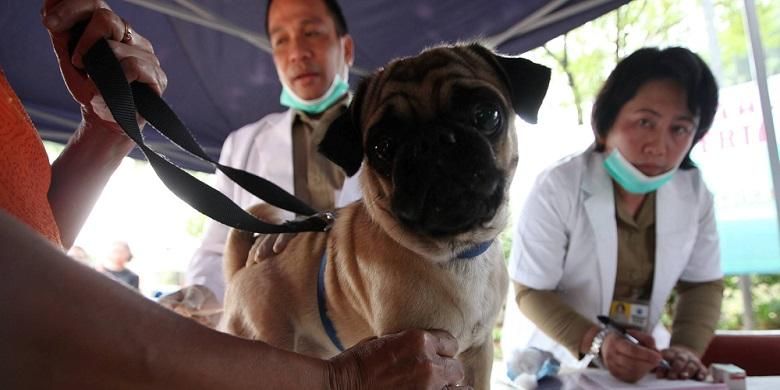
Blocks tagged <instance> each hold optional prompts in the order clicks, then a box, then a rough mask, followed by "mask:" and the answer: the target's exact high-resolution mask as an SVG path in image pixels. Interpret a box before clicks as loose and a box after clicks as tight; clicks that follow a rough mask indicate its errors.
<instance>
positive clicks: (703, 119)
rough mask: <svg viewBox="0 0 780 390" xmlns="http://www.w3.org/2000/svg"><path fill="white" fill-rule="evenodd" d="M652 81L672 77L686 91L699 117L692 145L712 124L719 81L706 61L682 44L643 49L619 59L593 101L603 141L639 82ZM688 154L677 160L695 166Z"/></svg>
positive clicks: (600, 146) (599, 147) (594, 119)
mask: <svg viewBox="0 0 780 390" xmlns="http://www.w3.org/2000/svg"><path fill="white" fill-rule="evenodd" d="M653 80H672V81H674V82H676V83H677V84H679V85H680V86H681V87H682V88H683V89H684V90H685V92H686V94H687V96H688V109H689V110H690V111H691V113H692V114H694V115H697V116H698V117H699V126H698V127H697V128H696V133H695V134H694V136H693V143H692V144H691V148H693V145H696V143H697V142H698V141H699V140H700V139H701V138H702V137H704V135H705V134H707V131H709V129H710V126H712V120H713V118H714V117H715V111H716V110H717V108H718V84H717V82H716V81H715V77H714V76H713V75H712V72H711V71H710V68H709V67H708V66H707V64H705V63H704V61H702V59H701V58H700V57H699V56H698V55H697V54H696V53H694V52H692V51H690V50H688V49H686V48H682V47H670V48H666V49H663V50H660V49H658V48H643V49H639V50H637V51H635V52H634V53H632V54H631V55H630V56H628V57H626V58H624V59H623V60H622V61H620V63H618V64H617V66H616V67H615V69H614V70H613V71H612V73H610V75H609V77H608V78H607V81H606V82H605V83H604V86H603V87H601V91H599V94H598V96H597V97H596V101H595V102H594V103H593V112H592V114H591V125H592V126H593V131H594V132H595V133H596V134H598V136H599V137H600V138H601V139H602V140H604V139H606V138H607V133H609V130H610V129H611V128H612V125H614V123H615V118H616V117H617V115H618V113H619V112H620V109H621V108H622V107H623V105H624V104H626V102H628V101H629V100H631V99H632V98H633V97H634V95H636V92H637V91H638V90H639V88H640V87H641V86H642V85H644V84H645V83H647V82H648V81H653ZM596 150H598V151H603V150H604V145H603V144H600V143H598V142H597V144H596ZM690 154H691V151H690V150H688V152H687V153H686V154H685V158H684V159H683V161H682V162H681V163H680V168H681V169H690V168H694V167H695V165H694V163H693V161H691V156H690Z"/></svg>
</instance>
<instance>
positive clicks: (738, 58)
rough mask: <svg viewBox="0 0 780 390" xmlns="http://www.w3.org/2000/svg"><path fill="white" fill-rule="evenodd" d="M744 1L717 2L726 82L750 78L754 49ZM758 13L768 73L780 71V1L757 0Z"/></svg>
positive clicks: (717, 16) (728, 83)
mask: <svg viewBox="0 0 780 390" xmlns="http://www.w3.org/2000/svg"><path fill="white" fill-rule="evenodd" d="M742 4H743V3H742V2H738V1H732V0H718V1H716V2H715V7H716V15H715V18H716V21H715V23H716V25H717V26H720V28H719V31H718V43H719V45H720V48H721V62H722V67H723V75H722V80H721V83H722V84H723V85H724V86H727V85H733V84H737V83H742V82H746V81H749V80H750V63H749V59H748V58H749V56H750V50H749V47H748V37H747V30H746V28H745V23H744V19H745V17H744V12H743V5H742ZM756 13H757V15H758V22H759V30H760V31H761V40H762V43H763V46H764V52H765V53H764V54H765V56H766V69H767V74H770V75H771V74H775V73H780V4H778V2H777V1H774V0H756Z"/></svg>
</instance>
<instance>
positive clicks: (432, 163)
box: [320, 45, 549, 238]
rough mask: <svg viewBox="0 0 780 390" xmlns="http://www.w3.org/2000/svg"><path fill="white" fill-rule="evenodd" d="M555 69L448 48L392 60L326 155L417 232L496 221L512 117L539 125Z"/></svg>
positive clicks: (331, 138) (508, 170)
mask: <svg viewBox="0 0 780 390" xmlns="http://www.w3.org/2000/svg"><path fill="white" fill-rule="evenodd" d="M548 82H549V69H547V68H545V67H543V66H540V65H537V64H534V63H532V62H530V61H528V60H525V59H521V58H509V57H500V56H497V55H495V54H493V53H492V52H490V51H488V50H487V49H484V48H482V47H480V46H476V45H470V46H448V47H439V48H434V49H430V50H427V51H424V52H423V53H421V54H420V55H418V56H415V57H411V58H406V59H401V60H397V61H394V62H392V63H390V64H389V65H388V66H387V67H385V68H384V69H383V70H380V71H378V72H377V73H375V74H374V75H372V76H371V77H369V78H367V79H366V80H364V81H363V83H362V84H361V86H360V87H359V89H358V91H357V93H356V94H355V97H354V99H353V102H352V105H351V106H350V109H349V110H348V111H347V112H346V113H345V114H344V115H342V117H340V118H339V119H338V120H337V121H336V122H334V124H332V125H331V128H330V129H329V130H328V133H327V134H326V136H325V139H324V140H323V142H322V143H321V144H320V150H321V152H323V153H324V154H325V155H326V156H328V157H329V158H330V159H331V160H333V161H335V162H336V163H338V164H339V165H340V166H342V167H343V168H344V169H345V171H347V173H348V174H350V175H351V174H354V173H355V171H357V169H358V168H359V167H360V164H361V162H363V161H365V163H366V164H365V166H366V168H364V170H365V171H366V172H365V173H364V177H363V192H364V193H363V196H364V199H365V201H366V204H367V205H368V207H369V208H371V207H376V208H378V209H379V210H380V211H385V212H388V213H389V214H392V215H393V216H395V218H396V219H397V220H398V221H399V222H400V223H401V225H403V226H404V227H405V228H407V229H409V230H411V231H413V232H414V233H415V234H421V235H425V236H429V237H433V238H440V237H454V236H457V235H458V234H461V233H465V232H468V231H471V230H473V229H475V228H478V227H483V226H486V225H489V224H490V222H491V221H492V220H493V219H494V217H495V216H496V213H497V211H498V210H499V209H500V208H501V207H503V206H504V205H505V203H506V194H507V191H508V188H509V180H511V178H512V176H513V174H514V169H515V166H516V165H517V146H516V136H515V130H514V116H515V115H514V114H515V113H517V114H519V115H520V116H521V117H523V118H524V119H526V120H528V121H531V122H535V119H536V113H537V111H538V108H539V105H540V104H541V101H542V98H543V97H544V94H545V92H546V90H547V84H548Z"/></svg>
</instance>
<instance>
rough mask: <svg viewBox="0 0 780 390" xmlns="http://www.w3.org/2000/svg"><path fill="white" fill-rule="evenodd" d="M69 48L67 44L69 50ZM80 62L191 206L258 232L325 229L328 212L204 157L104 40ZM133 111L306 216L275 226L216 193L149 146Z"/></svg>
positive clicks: (257, 191) (261, 194)
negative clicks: (129, 75)
mask: <svg viewBox="0 0 780 390" xmlns="http://www.w3.org/2000/svg"><path fill="white" fill-rule="evenodd" d="M82 28H83V26H82ZM74 35H76V36H77V37H78V36H80V35H81V34H80V33H78V32H76V33H74ZM76 40H77V39H76V38H74V39H72V41H73V42H75V41H76ZM72 47H73V45H71V50H72ZM84 67H85V69H86V72H87V74H88V75H89V76H90V78H91V79H92V80H93V82H94V83H95V85H96V86H97V88H98V90H99V91H100V93H101V94H102V95H103V99H104V100H105V101H106V104H107V105H108V108H109V110H110V111H111V114H113V116H114V120H116V123H117V124H119V126H120V127H121V128H122V130H124V131H125V133H126V134H127V136H128V137H130V138H131V139H132V140H133V141H135V143H136V144H137V145H138V147H139V148H140V149H141V151H142V152H143V154H144V155H145V156H146V158H147V160H149V163H150V164H151V166H152V168H153V169H154V171H155V173H157V176H159V178H160V180H162V182H163V183H164V184H165V185H166V187H168V189H170V190H171V192H173V193H174V194H176V196H178V197H179V198H181V199H182V200H183V201H185V202H187V203H188V204H189V205H190V206H192V207H193V208H194V209H196V210H198V211H200V212H201V213H203V214H205V215H206V216H208V217H210V218H211V219H214V220H216V221H218V222H221V223H223V224H225V225H227V226H231V227H234V228H237V229H241V230H245V231H251V232H255V233H263V234H269V233H294V232H305V231H326V230H327V229H328V228H329V227H330V225H331V224H332V223H333V214H332V213H330V212H325V213H318V212H317V211H316V210H314V209H313V208H311V207H310V206H309V205H307V204H306V203H304V202H303V201H301V200H300V199H298V198H296V197H295V196H293V195H291V194H290V193H288V192H287V191H285V190H283V189H282V188H280V187H279V186H277V185H276V184H274V183H272V182H270V181H268V180H266V179H263V178H262V177H259V176H257V175H254V174H252V173H249V172H246V171H243V170H240V169H236V168H231V167H228V166H225V165H222V164H220V163H219V162H217V161H214V160H213V159H212V158H211V157H209V156H208V155H207V154H206V152H205V151H203V149H202V148H201V147H200V145H198V143H197V142H196V141H195V139H194V138H193V137H192V134H191V133H190V131H189V129H187V127H186V126H185V125H184V124H183V123H182V122H181V120H180V119H179V118H178V117H177V116H176V114H175V113H174V112H173V110H172V109H171V108H170V107H169V106H168V104H167V103H165V101H164V100H163V99H162V98H161V97H160V96H158V95H157V94H156V93H155V92H154V91H153V90H152V89H151V88H150V87H149V86H148V85H146V84H143V83H140V82H137V81H134V82H132V83H131V84H130V85H128V83H127V80H126V79H125V76H124V72H123V71H122V67H121V65H120V64H119V61H118V60H117V59H116V56H114V53H113V52H112V51H111V48H110V47H109V46H108V43H107V42H106V40H105V39H101V40H99V41H97V42H96V43H95V45H93V46H92V48H90V49H89V51H87V53H86V54H85V55H84ZM136 112H137V113H139V114H140V115H141V116H142V117H144V118H145V119H146V120H147V121H148V122H149V124H151V125H152V126H153V127H154V128H155V129H156V130H157V131H158V132H159V133H160V134H162V135H163V136H165V137H166V138H168V139H169V140H170V141H171V142H173V143H174V144H176V145H177V146H179V147H180V148H181V149H183V150H185V151H187V152H189V153H191V154H193V155H195V156H197V157H199V158H201V159H203V160H205V161H208V162H209V163H211V164H214V166H215V167H216V168H217V169H219V170H220V171H221V172H223V173H224V174H225V175H226V176H227V177H229V178H230V179H231V180H233V181H234V182H235V183H236V184H238V185H240V186H241V187H242V188H244V189H246V190H247V191H249V192H250V193H252V194H253V195H255V196H257V197H258V198H260V199H262V200H263V201H265V202H267V203H269V204H271V205H274V206H276V207H279V208H282V209H285V210H287V211H291V212H293V213H296V214H298V215H305V216H308V217H307V218H305V219H302V220H296V221H287V222H284V223H283V224H281V225H275V224H270V223H267V222H263V221H261V220H259V219H257V218H255V217H254V216H253V215H251V214H249V213H247V212H246V211H245V210H244V209H242V208H241V207H239V206H238V205H236V204H235V203H234V202H233V201H232V200H230V198H228V197H227V196H225V195H224V194H222V193H221V192H219V191H217V190H215V189H214V188H212V187H210V186H208V185H206V184H205V183H203V182H201V181H200V180H198V179H196V178H194V177H193V176H191V175H190V174H189V173H187V172H185V171H184V170H182V169H181V168H179V167H177V166H176V165H174V164H172V163H171V162H170V161H168V160H167V159H166V158H165V157H163V156H160V155H159V154H157V152H155V151H154V150H152V149H150V148H149V147H148V146H147V145H146V143H145V142H144V138H143V135H142V133H141V130H140V129H139V128H138V123H137V122H136Z"/></svg>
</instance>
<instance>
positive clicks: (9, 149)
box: [0, 70, 61, 246]
mask: <svg viewBox="0 0 780 390" xmlns="http://www.w3.org/2000/svg"><path fill="white" fill-rule="evenodd" d="M50 183H51V165H50V164H49V159H48V157H47V155H46V151H45V149H44V148H43V143H42V142H41V139H40V137H39V136H38V133H37V131H36V130H35V127H34V126H33V124H32V121H31V120H30V117H29V116H28V115H27V113H26V112H25V111H24V107H23V106H22V103H21V102H20V101H19V98H18V97H17V96H16V93H14V91H13V89H12V88H11V85H10V84H8V80H6V78H5V74H4V73H3V71H2V70H0V208H2V209H3V210H5V211H6V212H8V213H9V214H11V215H13V216H14V217H16V218H17V219H19V220H20V221H22V222H24V223H26V224H27V225H29V226H31V227H32V228H33V229H35V230H36V231H38V232H39V233H41V234H42V235H43V236H45V237H46V238H48V239H49V240H51V241H52V242H54V243H56V244H57V245H58V246H59V245H61V243H60V233H59V228H58V227H57V222H56V221H55V219H54V214H53V213H52V210H51V206H50V204H49V198H48V192H49V185H50Z"/></svg>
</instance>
